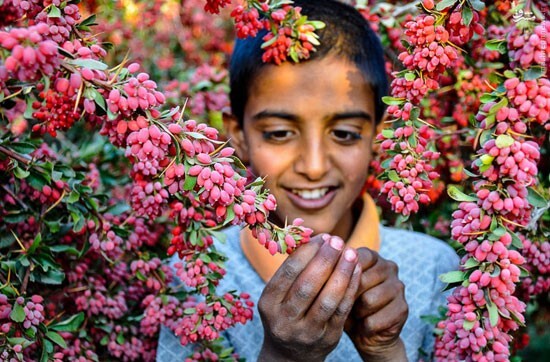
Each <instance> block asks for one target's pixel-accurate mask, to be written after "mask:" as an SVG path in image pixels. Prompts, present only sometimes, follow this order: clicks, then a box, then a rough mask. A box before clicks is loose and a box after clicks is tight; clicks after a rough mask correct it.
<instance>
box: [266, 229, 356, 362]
mask: <svg viewBox="0 0 550 362" xmlns="http://www.w3.org/2000/svg"><path fill="white" fill-rule="evenodd" d="M324 238H325V239H327V241H324V240H323V239H322V237H321V236H318V237H315V238H313V239H312V240H311V241H310V242H309V243H308V244H305V245H303V246H301V247H300V248H299V249H298V250H296V251H295V252H294V253H293V254H292V255H290V256H289V257H288V258H287V260H286V261H285V262H284V263H283V265H282V266H281V267H280V268H279V269H278V270H277V272H276V273H275V275H274V276H273V278H271V280H270V281H269V283H267V285H266V287H265V289H264V291H263V293H262V296H261V297H260V300H259V302H258V309H259V311H260V317H261V318H262V323H263V326H264V332H265V333H264V344H263V346H262V351H261V353H260V357H259V360H260V361H321V360H324V359H325V357H326V356H327V355H328V354H329V353H330V352H331V351H332V350H333V349H334V348H335V347H336V345H337V344H338V342H339V340H340V338H341V336H342V333H343V329H344V323H345V321H346V319H347V317H348V315H349V313H350V311H351V308H352V306H353V303H354V300H355V296H356V294H357V290H358V287H359V282H360V276H361V273H360V271H361V269H360V268H359V267H358V265H357V263H358V257H357V252H356V251H355V250H354V249H351V248H345V245H344V241H343V240H342V239H340V238H338V237H331V238H329V237H328V235H326V236H324Z"/></svg>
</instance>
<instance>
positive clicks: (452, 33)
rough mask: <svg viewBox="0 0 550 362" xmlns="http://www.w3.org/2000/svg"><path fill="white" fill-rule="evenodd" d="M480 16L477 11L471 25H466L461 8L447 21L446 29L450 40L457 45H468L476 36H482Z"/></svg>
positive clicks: (473, 15)
mask: <svg viewBox="0 0 550 362" xmlns="http://www.w3.org/2000/svg"><path fill="white" fill-rule="evenodd" d="M479 20H480V15H479V13H478V12H477V11H475V12H473V14H472V19H471V20H470V24H465V23H464V16H463V14H462V11H461V8H458V9H457V10H455V11H454V12H453V13H451V16H450V17H449V20H447V26H446V27H445V28H446V29H447V30H448V31H449V40H450V41H451V42H452V43H453V44H456V45H462V44H466V43H468V42H469V41H470V39H472V37H473V36H474V34H478V35H482V34H483V32H484V29H483V26H482V25H481V24H480V23H479Z"/></svg>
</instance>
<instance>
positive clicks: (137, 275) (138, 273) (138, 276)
mask: <svg viewBox="0 0 550 362" xmlns="http://www.w3.org/2000/svg"><path fill="white" fill-rule="evenodd" d="M136 278H138V280H141V281H142V282H146V281H147V277H146V276H145V275H143V274H142V273H141V272H140V271H139V270H138V271H137V272H136Z"/></svg>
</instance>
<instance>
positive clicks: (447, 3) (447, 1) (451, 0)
mask: <svg viewBox="0 0 550 362" xmlns="http://www.w3.org/2000/svg"><path fill="white" fill-rule="evenodd" d="M457 1H458V0H443V1H440V2H439V3H438V4H437V6H436V7H435V9H436V10H437V11H441V10H443V9H447V8H448V7H451V6H453V5H454V4H456V2H457Z"/></svg>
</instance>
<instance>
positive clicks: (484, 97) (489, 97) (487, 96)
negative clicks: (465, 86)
mask: <svg viewBox="0 0 550 362" xmlns="http://www.w3.org/2000/svg"><path fill="white" fill-rule="evenodd" d="M497 99H498V97H497V96H495V95H493V94H488V93H485V94H484V95H482V96H481V98H479V100H480V101H481V103H489V102H494V101H496V100H497Z"/></svg>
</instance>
